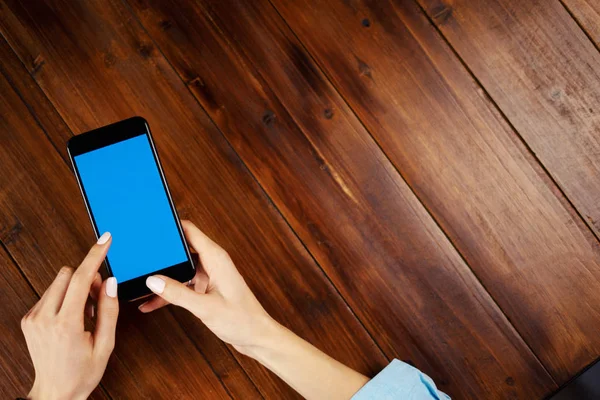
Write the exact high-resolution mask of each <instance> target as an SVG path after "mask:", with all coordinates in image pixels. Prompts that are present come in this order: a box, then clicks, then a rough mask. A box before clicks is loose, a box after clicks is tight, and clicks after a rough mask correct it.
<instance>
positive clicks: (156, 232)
mask: <svg viewBox="0 0 600 400" xmlns="http://www.w3.org/2000/svg"><path fill="white" fill-rule="evenodd" d="M74 159H75V164H76V165H77V169H78V170H79V176H80V179H81V182H82V185H83V188H84V190H85V192H86V195H87V199H88V202H89V207H90V211H91V213H92V215H93V216H94V219H95V220H96V226H97V227H98V230H99V232H100V234H102V233H104V232H110V233H111V234H112V240H113V241H112V245H111V247H110V250H109V251H108V262H109V263H110V267H111V269H112V272H113V274H114V276H115V277H116V278H117V281H118V282H125V281H127V280H130V279H133V278H137V277H139V276H142V275H146V274H150V273H152V272H155V271H158V270H160V269H163V268H167V267H170V266H172V265H175V264H179V263H182V262H184V261H186V260H187V254H186V251H185V248H184V247H183V243H182V241H181V237H180V236H179V231H178V229H177V225H176V222H175V217H174V215H173V213H172V212H171V207H170V205H169V200H168V197H167V193H166V190H165V188H164V186H163V183H162V180H161V177H160V172H159V170H158V166H157V165H156V161H155V160H154V155H153V153H152V148H151V147H150V142H149V140H148V137H147V136H146V135H141V136H136V137H134V138H131V139H127V140H124V141H122V142H118V143H115V144H112V145H110V146H107V147H103V148H100V149H97V150H93V151H91V152H89V153H84V154H81V155H78V156H75V157H74Z"/></svg>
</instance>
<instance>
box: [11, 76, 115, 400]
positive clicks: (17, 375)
mask: <svg viewBox="0 0 600 400" xmlns="http://www.w3.org/2000/svg"><path fill="white" fill-rule="evenodd" d="M0 88H2V89H7V88H6V87H5V86H4V85H2V84H0ZM3 100H4V99H3V97H0V103H1V102H3ZM0 109H3V107H0ZM0 128H2V129H3V128H4V126H2V124H0ZM38 299H39V297H38V296H37V294H36V293H35V292H34V291H33V289H32V288H31V287H30V286H29V284H28V283H27V281H26V280H25V278H23V276H22V275H21V274H20V272H19V269H18V267H17V266H16V265H15V263H14V262H13V260H12V259H11V258H10V256H9V254H8V253H7V252H6V250H5V249H4V247H3V246H0V303H1V304H2V306H1V307H0V396H2V398H5V399H15V398H17V397H25V396H26V395H27V394H28V393H29V390H30V389H31V386H32V385H33V379H34V377H35V376H34V370H33V365H32V363H31V359H30V358H29V351H28V350H27V344H26V343H25V338H24V337H23V333H22V332H21V318H22V317H23V316H24V315H25V313H27V311H28V310H29V309H30V308H31V307H33V305H34V304H35V303H36V302H37V301H38ZM90 399H97V400H101V399H109V397H108V396H106V394H105V393H104V391H103V389H102V388H100V387H98V388H97V389H96V390H95V391H94V392H93V393H92V394H91V395H90Z"/></svg>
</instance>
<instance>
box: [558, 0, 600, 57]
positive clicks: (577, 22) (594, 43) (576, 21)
mask: <svg viewBox="0 0 600 400" xmlns="http://www.w3.org/2000/svg"><path fill="white" fill-rule="evenodd" d="M558 2H559V3H560V4H561V5H562V6H563V7H564V9H565V11H566V12H567V14H569V15H570V16H571V18H573V21H575V23H576V24H577V26H578V27H579V29H581V31H582V32H583V33H584V34H585V36H586V37H587V38H588V39H589V41H590V42H592V44H593V45H594V47H595V48H596V50H598V52H600V43H597V42H596V41H595V40H594V38H593V37H592V35H590V33H589V32H588V31H587V30H586V29H585V27H584V26H583V24H582V23H581V20H580V19H579V18H577V17H576V16H575V14H573V12H572V11H571V9H570V8H569V7H568V6H567V5H566V4H565V1H564V0H558Z"/></svg>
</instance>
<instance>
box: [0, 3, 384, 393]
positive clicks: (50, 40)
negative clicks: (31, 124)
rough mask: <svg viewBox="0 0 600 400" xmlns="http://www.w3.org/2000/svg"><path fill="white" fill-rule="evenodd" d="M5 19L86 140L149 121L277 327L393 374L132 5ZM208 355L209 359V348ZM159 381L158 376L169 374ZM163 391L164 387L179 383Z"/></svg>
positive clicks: (183, 207) (263, 387) (269, 385)
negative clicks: (93, 132) (122, 124)
mask: <svg viewBox="0 0 600 400" xmlns="http://www.w3.org/2000/svg"><path fill="white" fill-rule="evenodd" d="M3 13H4V15H3V18H2V21H1V23H2V30H3V33H4V35H5V36H6V37H7V38H8V41H9V42H10V43H11V46H12V47H13V49H15V50H16V52H17V53H18V55H19V56H20V59H21V60H22V61H23V62H24V63H25V64H26V65H30V66H32V69H31V71H32V72H34V73H35V78H36V81H37V82H38V83H39V84H40V86H41V88H42V89H43V91H44V93H45V94H46V95H47V96H48V98H49V99H50V100H51V101H52V103H53V105H54V106H56V108H57V110H58V112H59V113H60V114H61V115H62V116H63V118H64V119H65V121H66V122H67V125H68V126H69V128H70V129H72V130H73V131H75V132H81V131H85V130H87V129H90V128H93V127H96V126H99V125H104V124H106V123H109V122H113V121H116V120H119V119H122V118H126V117H129V116H131V115H135V114H139V115H143V116H145V117H146V118H147V119H148V121H149V123H150V125H151V126H152V128H153V132H154V135H155V141H156V143H157V147H158V149H159V151H160V152H161V159H162V161H163V166H164V169H165V172H166V175H167V178H168V180H169V183H170V187H171V189H172V194H173V197H174V201H175V203H176V204H177V206H178V209H179V210H180V211H181V212H180V214H181V215H182V217H188V218H191V219H193V220H194V221H195V222H196V223H198V225H199V226H200V227H201V228H202V229H203V230H205V231H206V232H207V234H209V235H210V236H212V237H213V238H215V240H216V241H217V242H219V243H221V244H222V245H223V246H224V247H225V248H226V249H227V250H228V251H229V252H230V254H231V256H232V258H233V259H234V261H236V264H237V265H238V267H239V268H240V270H241V272H242V274H243V275H244V277H245V278H246V280H247V282H248V284H249V285H250V286H251V287H252V288H253V289H254V290H255V292H256V293H257V296H258V297H259V299H260V300H261V302H262V303H263V304H264V306H265V308H266V309H267V310H268V311H269V312H270V313H271V314H272V315H273V316H274V317H275V318H277V319H278V320H279V321H281V322H282V323H284V324H285V325H287V326H289V327H290V328H291V329H293V330H294V331H295V332H297V333H299V334H300V335H301V336H302V337H304V338H306V339H308V340H310V341H311V342H312V343H314V344H316V345H317V346H318V347H320V348H322V349H323V350H325V351H326V352H327V353H329V354H331V355H332V356H334V357H336V358H338V359H340V360H341V361H343V362H345V363H347V364H348V365H350V366H352V367H354V368H356V369H357V370H359V371H361V372H363V373H366V374H371V375H372V374H374V373H375V372H377V371H379V370H380V369H381V368H382V367H383V366H384V365H385V364H386V362H387V360H386V358H385V357H383V356H382V355H381V353H380V352H379V351H378V349H377V347H376V346H375V345H374V344H373V342H372V340H371V339H370V338H369V336H368V335H367V334H366V332H365V330H364V329H363V327H362V326H361V325H360V323H359V322H358V321H357V320H356V318H355V317H354V316H353V315H352V313H351V312H350V310H349V309H348V308H347V306H346V305H345V304H344V303H343V301H342V300H341V298H340V297H339V295H337V293H336V292H335V290H334V288H333V287H332V286H331V284H330V283H329V282H328V281H327V279H326V277H325V276H324V275H323V273H322V271H321V270H320V269H319V267H318V266H317V265H316V264H315V263H314V261H313V260H312V259H311V257H310V255H309V254H308V253H307V252H306V250H305V249H304V247H303V246H302V244H301V243H300V242H299V241H298V240H297V238H296V237H295V235H294V234H293V232H292V231H291V230H290V229H289V227H288V226H287V224H286V223H285V221H284V220H283V219H282V218H281V216H280V215H279V214H278V213H277V211H276V210H275V209H274V208H273V207H272V205H271V204H270V203H269V202H268V199H267V198H266V197H265V195H264V192H263V191H262V190H261V189H260V187H259V186H258V185H257V184H256V181H255V180H254V178H253V177H252V176H251V175H250V174H249V173H248V171H247V169H246V168H245V166H244V165H243V163H242V162H241V161H240V159H239V158H238V157H237V155H236V154H235V152H234V151H233V150H232V149H231V147H230V146H229V145H228V144H227V142H226V141H225V140H224V138H223V137H222V135H221V134H220V133H219V132H218V130H216V129H215V127H214V126H213V125H212V124H211V122H210V120H209V119H208V118H207V117H206V116H205V115H204V114H203V112H202V109H201V108H200V107H199V105H198V104H197V102H196V101H195V100H194V98H193V96H192V95H191V94H190V93H189V92H188V91H187V89H186V88H185V86H184V85H183V84H182V82H181V81H180V79H179V78H178V77H177V75H176V73H175V72H174V71H173V70H172V69H171V68H170V66H169V65H168V63H167V62H166V61H165V60H164V59H163V58H162V56H161V55H160V54H159V52H158V51H157V50H156V49H155V48H154V46H153V45H152V43H151V41H150V39H149V38H148V37H147V36H146V35H145V34H144V32H143V31H142V29H141V27H140V26H139V25H137V24H136V23H135V20H134V19H133V17H132V15H131V14H130V13H129V11H128V10H127V9H125V8H124V6H123V3H122V2H120V1H113V2H109V3H106V2H85V3H66V2H36V3H32V4H28V5H27V8H26V9H25V8H24V6H23V5H20V4H17V3H16V2H11V3H10V4H9V6H7V7H5V10H4V11H3ZM34 16H35V17H34ZM75 32H76V33H75ZM38 56H41V57H42V59H43V60H44V64H43V66H42V67H35V66H33V65H32V64H31V62H32V60H35V59H36V58H37V57H38ZM38 60H39V58H38ZM34 64H35V63H34ZM48 129H49V130H50V129H51V127H48ZM50 136H51V137H53V138H54V136H53V135H50ZM53 140H56V139H53ZM55 144H56V145H57V147H61V146H64V145H65V143H64V142H62V143H59V142H56V143H55ZM61 176H62V177H63V178H64V179H65V180H66V178H65V176H64V174H62V175H61ZM68 182H70V180H69V181H68ZM65 192H67V193H68V196H69V198H70V199H71V200H70V203H69V202H67V203H66V204H70V207H69V208H73V209H76V210H77V213H81V214H83V213H84V212H85V211H84V208H83V204H80V203H79V204H75V203H73V202H74V201H80V200H79V199H78V197H79V196H78V194H76V193H77V191H76V189H75V188H74V187H73V188H65ZM65 196H66V195H65ZM76 198H77V200H74V199H76ZM74 222H77V223H76V224H69V225H72V226H74V228H73V229H80V230H83V228H82V227H86V228H87V226H88V225H89V224H88V222H87V221H84V217H83V215H82V216H81V218H77V221H74ZM40 231H41V230H35V233H36V235H37V236H36V238H35V239H36V240H35V241H34V240H31V242H32V243H37V242H39V243H44V242H45V243H47V241H48V239H45V238H44V237H41V232H40ZM23 236H24V234H22V235H21V237H23ZM78 237H79V238H80V239H79V240H82V239H81V238H83V237H85V235H84V233H83V232H81V233H80V234H79V235H78ZM87 237H89V234H88V236H87ZM71 242H74V240H71ZM48 251H50V250H48ZM282 266H285V269H284V270H283V269H282V268H283V267H282ZM182 315H183V314H182ZM146 318H147V319H142V321H148V322H146V324H150V323H151V322H150V321H152V320H153V319H154V318H158V316H157V317H155V316H154V315H151V316H148V317H146ZM187 318H191V317H190V316H189V315H188V316H187ZM198 326H199V323H197V322H196V321H189V322H188V325H187V326H186V333H187V334H188V335H190V336H191V337H200V336H201V335H202V332H200V331H198V329H199V328H196V327H198ZM194 329H196V331H195V330H194ZM124 343H125V342H124ZM198 346H199V347H200V348H202V349H204V346H205V343H198ZM182 347H183V346H180V347H179V348H182ZM239 361H240V363H242V364H243V365H244V366H245V368H247V369H248V370H251V371H252V380H253V381H254V382H255V383H256V384H257V386H258V387H259V388H260V391H261V393H262V394H264V395H265V397H272V398H279V397H285V398H292V397H294V396H295V394H294V392H293V391H292V390H291V389H289V388H288V387H287V386H286V385H285V384H283V383H282V382H281V381H279V380H278V379H276V378H275V377H274V375H272V374H270V373H268V371H266V370H265V369H263V368H262V367H258V366H256V365H255V364H254V363H253V362H252V361H250V360H248V359H247V358H243V357H239ZM148 369H149V372H148V373H152V374H158V373H159V372H160V369H159V370H158V371H156V372H153V368H148ZM171 369H173V368H171ZM137 370H138V368H137V366H135V368H134V371H135V372H136V373H137ZM171 374H175V371H171ZM182 377H183V373H182V375H180V379H179V380H180V381H183V382H185V383H186V385H189V386H191V387H193V388H195V387H196V386H198V384H197V383H194V382H189V379H187V378H186V379H183V378H182ZM155 379H156V380H157V382H160V383H163V384H164V383H165V382H172V381H176V380H175V379H172V378H171V379H168V377H167V378H160V379H159V378H158V376H155ZM197 379H202V377H201V376H199V377H198V378H197ZM186 380H187V382H186ZM143 385H145V383H141V384H140V385H139V386H143ZM107 386H108V385H107ZM154 397H160V396H154ZM200 397H201V396H200Z"/></svg>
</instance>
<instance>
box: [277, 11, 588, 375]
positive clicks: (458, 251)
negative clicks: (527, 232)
mask: <svg viewBox="0 0 600 400" xmlns="http://www.w3.org/2000/svg"><path fill="white" fill-rule="evenodd" d="M268 1H269V3H271V6H272V7H273V8H274V9H275V11H276V12H277V14H278V15H279V17H280V18H281V19H282V20H283V21H284V23H285V24H286V26H287V27H288V29H289V30H290V32H291V33H292V35H294V37H295V38H296V40H297V41H298V43H300V45H301V46H302V48H303V49H304V51H305V52H306V53H307V55H308V56H309V57H310V58H311V59H312V61H313V62H314V63H315V66H316V67H317V68H319V70H320V71H321V73H322V74H323V76H324V77H325V78H326V79H327V80H328V82H329V84H330V85H331V86H332V87H333V88H334V89H335V90H336V92H337V93H338V94H339V96H340V98H341V99H342V100H343V101H344V103H346V105H347V106H348V108H349V110H350V111H351V112H352V114H354V116H355V117H356V119H357V120H358V121H359V122H360V124H361V125H362V126H363V128H364V129H365V131H367V132H368V133H369V135H370V136H371V138H372V139H373V141H374V142H375V143H376V144H377V146H378V147H379V149H380V150H381V152H382V153H383V155H384V156H385V157H386V159H387V160H388V161H389V162H390V164H391V165H392V166H393V167H394V169H395V170H396V172H397V173H398V175H399V176H400V177H401V178H402V180H403V181H404V183H405V184H406V185H407V186H408V188H409V189H410V191H411V192H412V194H413V195H414V196H415V197H416V199H417V200H418V202H419V203H420V204H421V206H422V207H423V208H424V209H425V211H426V212H427V214H428V215H429V216H430V217H431V219H432V220H433V221H434V223H435V225H436V226H437V227H438V229H440V231H441V232H442V234H443V235H444V236H445V237H446V239H447V240H448V242H449V243H450V244H451V245H452V248H454V250H455V251H456V252H457V254H458V255H459V256H460V258H461V259H462V260H463V262H464V263H465V265H466V266H467V268H468V269H469V271H470V272H471V274H472V275H473V277H474V278H475V279H476V281H477V282H478V283H479V284H480V285H481V287H482V288H483V289H484V290H485V292H486V293H487V295H488V296H489V298H490V300H491V301H492V302H493V304H494V305H495V306H496V307H497V308H498V310H499V311H500V312H501V313H502V315H503V316H504V318H506V320H507V321H508V322H509V324H510V326H511V327H512V329H513V330H514V332H515V333H516V334H517V336H518V338H519V339H521V341H522V342H523V344H524V345H525V346H526V347H527V348H528V349H529V351H530V352H531V354H532V355H533V357H534V358H535V359H536V361H537V362H538V363H539V364H540V366H541V367H542V368H543V369H544V371H545V372H546V374H547V375H548V377H549V378H550V379H552V381H553V382H554V384H555V385H556V386H558V384H557V382H556V380H555V379H554V377H553V376H552V374H550V372H549V371H548V369H547V368H546V366H545V365H544V364H543V363H542V362H541V360H540V359H539V357H538V356H537V354H535V352H534V351H533V350H532V348H531V346H530V345H529V343H527V341H526V340H525V339H524V338H523V336H522V335H521V333H520V332H519V331H518V330H517V329H516V327H515V326H514V324H513V322H512V321H511V319H510V318H508V316H507V315H506V313H505V312H504V310H503V309H502V307H500V305H499V304H498V302H497V301H496V299H494V297H493V296H492V295H491V293H490V292H489V290H488V289H487V287H486V286H485V285H484V284H483V282H482V281H481V279H480V278H479V276H478V275H477V274H476V273H475V271H474V270H473V268H472V267H471V265H470V264H469V263H468V262H467V259H466V257H465V256H464V255H463V254H462V252H461V251H460V250H459V249H458V247H457V246H456V245H455V244H454V241H452V240H451V238H450V236H449V235H448V233H447V232H446V231H445V230H444V229H443V228H442V226H441V225H440V223H439V221H438V219H437V218H435V216H434V214H433V212H432V211H431V210H430V209H429V207H427V206H426V205H425V203H424V202H423V201H422V200H421V198H420V197H419V196H418V195H417V193H416V192H415V190H414V189H413V188H412V186H411V185H410V184H409V183H408V181H407V180H406V178H405V177H404V175H403V174H402V173H401V172H400V169H399V168H398V166H396V164H395V163H394V162H392V160H391V158H390V157H389V156H388V154H387V153H386V152H385V150H384V149H383V147H382V145H381V143H380V142H379V141H378V140H377V139H376V138H375V136H374V135H373V134H372V133H371V131H370V130H369V129H368V128H367V126H366V125H365V123H364V122H363V121H362V119H361V118H360V117H359V116H358V114H357V113H356V111H355V110H354V108H353V107H352V106H351V105H350V103H349V101H348V99H346V97H344V96H343V95H342V93H341V92H340V91H339V89H338V88H337V86H336V85H335V84H334V83H333V80H332V79H331V76H329V74H327V72H326V70H325V68H324V67H322V66H321V64H319V63H318V61H317V59H316V58H315V57H314V56H313V55H312V53H310V52H309V51H308V48H307V47H306V45H305V44H304V43H303V42H302V41H301V40H300V38H299V37H298V35H297V34H296V32H295V31H294V30H293V29H292V27H291V26H290V25H289V24H288V23H287V21H286V20H285V18H283V16H282V15H281V13H280V12H279V10H278V9H277V7H276V6H275V5H274V4H273V1H272V0H268ZM415 1H416V0H415ZM419 7H420V5H419ZM427 18H428V19H429V17H428V16H427ZM436 30H437V27H436ZM444 40H445V38H444ZM451 49H452V50H453V53H454V54H455V55H456V53H455V52H454V49H453V48H452V47H451ZM459 60H460V61H461V63H462V59H460V57H459ZM469 72H470V71H469ZM477 82H478V81H477ZM478 84H479V82H478ZM482 89H483V87H482ZM483 90H484V91H485V89H483ZM485 92H486V94H487V91H485ZM488 96H489V95H488ZM494 105H495V103H494ZM501 115H502V116H504V114H501ZM511 127H512V125H511ZM529 150H530V149H529ZM530 151H531V150H530ZM552 181H553V182H554V180H552ZM580 217H581V216H580Z"/></svg>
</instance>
